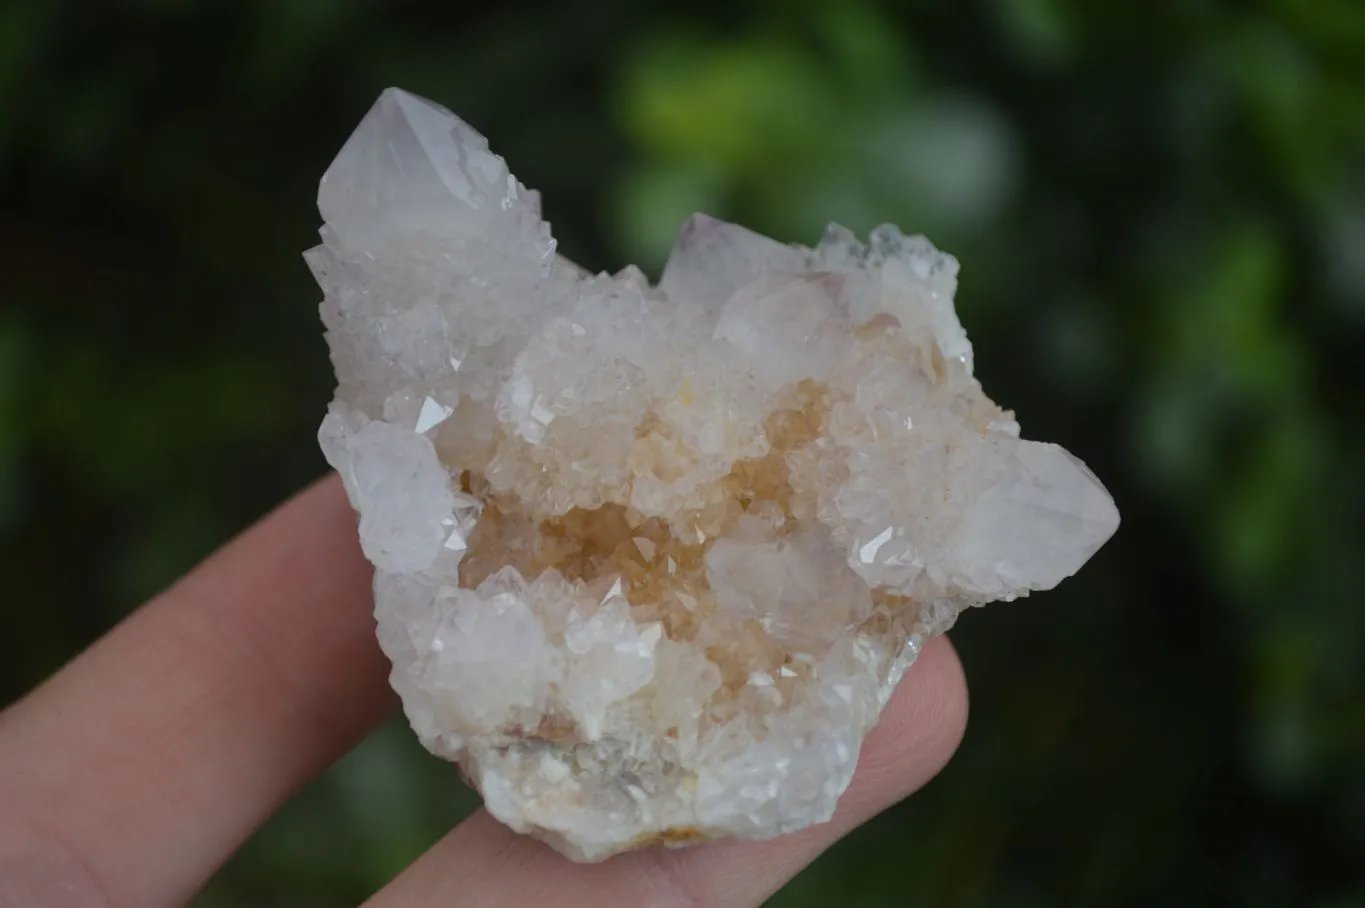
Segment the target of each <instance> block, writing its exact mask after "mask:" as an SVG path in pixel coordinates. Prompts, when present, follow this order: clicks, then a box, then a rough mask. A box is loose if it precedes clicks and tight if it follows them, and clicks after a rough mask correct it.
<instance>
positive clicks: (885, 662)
mask: <svg viewBox="0 0 1365 908" xmlns="http://www.w3.org/2000/svg"><path fill="white" fill-rule="evenodd" d="M318 207H319V209H320V210H321V213H322V216H323V218H324V219H325V221H326V226H324V227H323V229H322V244H321V245H319V246H318V247H316V248H315V249H313V250H311V251H309V252H308V253H307V254H306V258H307V260H308V263H309V265H310V267H311V268H312V270H313V273H314V275H315V276H316V278H317V280H318V283H319V284H320V285H321V287H322V289H323V291H324V293H325V301H324V302H323V304H322V315H323V320H324V322H325V323H326V327H327V339H328V343H329V344H330V347H331V353H332V360H333V362H334V364H335V367H336V374H337V380H338V383H339V385H338V388H337V393H336V399H335V400H334V401H333V403H332V405H331V407H330V409H329V411H328V414H327V416H326V418H325V420H324V421H323V424H322V428H321V430H320V440H321V443H322V447H323V450H324V452H325V454H326V456H327V459H328V461H329V462H330V463H331V464H332V466H334V467H335V468H336V470H337V471H338V473H340V475H341V477H342V479H343V481H344V483H345V487H346V491H347V493H348V495H349V496H350V500H351V502H352V504H353V505H354V506H355V508H356V510H357V511H358V512H359V515H360V527H359V532H360V541H361V544H362V546H363V549H364V551H365V554H366V556H367V557H368V558H369V559H370V560H371V561H373V562H374V566H375V607H376V617H377V620H378V628H379V640H380V643H381V645H382V647H383V649H384V652H385V653H386V654H387V655H388V657H389V658H390V659H391V660H392V662H393V673H392V683H393V686H394V687H395V688H396V689H397V691H398V693H399V694H400V695H401V697H402V700H403V704H404V707H405V709H406V712H407V716H408V718H409V719H410V721H411V723H412V726H413V728H414V729H415V731H416V733H417V734H418V735H419V736H420V738H421V740H422V742H423V743H424V744H425V745H426V746H427V747H428V748H429V749H430V750H432V751H433V752H434V753H436V754H438V755H440V756H443V757H446V758H448V759H450V760H454V761H457V762H458V763H459V765H460V766H461V767H462V769H463V771H464V773H465V775H466V776H467V778H468V779H469V780H470V781H471V782H472V784H474V785H475V786H477V788H478V789H479V791H480V792H481V793H482V794H483V797H484V801H485V803H486V805H487V807H488V809H489V810H490V811H491V812H492V813H493V814H494V815H495V816H496V817H498V818H499V819H500V820H501V821H502V822H504V823H506V824H507V825H508V826H510V827H512V828H513V829H516V830H519V831H524V832H529V833H532V834H534V835H537V836H539V837H541V838H543V839H545V840H546V841H548V842H549V843H551V844H552V845H553V846H554V847H556V848H558V849H559V850H561V851H562V852H564V853H565V854H567V855H568V856H570V857H572V858H574V859H577V860H597V859H600V858H603V857H605V856H607V855H610V854H613V853H615V852H618V851H622V850H625V849H629V848H633V847H639V846H643V845H648V844H655V843H664V844H681V843H686V842H692V841H700V840H705V839H710V838H715V837H718V836H740V837H746V838H763V837H768V836H773V835H777V834H780V833H784V832H788V831H791V830H795V829H798V828H801V827H804V826H808V825H810V824H812V823H817V822H821V821H823V820H825V819H827V818H828V817H829V816H830V814H831V812H832V811H833V810H834V806H835V802H836V800H837V799H838V797H839V795H840V793H841V792H842V791H843V790H844V788H845V787H846V786H847V785H848V782H849V779H850V777H851V775H852V773H853V769H854V765H855V763H856V762H857V758H858V750H859V746H860V745H861V743H862V740H863V737H864V735H865V734H866V732H867V731H868V729H869V728H870V727H871V726H872V725H873V724H874V723H875V722H876V721H877V717H878V714H879V712H880V711H881V709H882V707H883V706H884V705H885V703H886V701H887V698H888V696H889V695H890V692H891V690H892V689H893V688H894V687H895V685H896V683H897V681H898V680H899V679H900V677H901V675H902V673H903V672H904V671H905V669H906V667H907V666H908V665H909V664H910V663H911V662H912V661H913V660H914V658H915V656H916V654H917V652H918V651H919V649H920V647H921V646H922V645H923V643H924V641H925V640H926V638H928V637H930V636H931V635H933V634H937V633H940V632H942V631H944V630H945V629H947V628H948V627H949V626H950V625H951V624H952V622H953V620H954V619H955V618H956V616H957V615H958V613H959V612H961V611H962V610H963V609H965V608H968V607H970V606H974V605H982V604H984V603H987V602H991V601H994V600H1000V599H1014V598H1016V597H1019V596H1022V595H1025V594H1026V593H1027V592H1028V591H1030V590H1044V589H1048V588H1050V587H1052V586H1054V585H1055V584H1057V583H1058V582H1060V581H1061V580H1062V579H1063V578H1065V577H1067V576H1069V575H1070V574H1072V573H1073V572H1075V571H1076V570H1077V569H1078V568H1079V567H1080V566H1081V565H1082V564H1083V563H1084V562H1085V561H1086V560H1087V559H1088V558H1089V557H1090V556H1091V555H1092V554H1094V552H1095V551H1096V550H1097V549H1098V548H1099V547H1100V546H1101V545H1102V544H1103V543H1104V541H1105V540H1106V539H1107V538H1108V537H1109V536H1110V535H1111V534H1112V533H1113V532H1114V530H1115V528H1116V527H1117V525H1118V514H1117V511H1116V510H1115V508H1114V504H1113V502H1112V501H1111V500H1110V497H1109V495H1108V494H1107V493H1106V492H1105V490H1104V488H1103V486H1101V485H1100V483H1099V481H1098V480H1097V479H1096V478H1095V477H1094V475H1093V474H1091V472H1090V471H1089V470H1087V469H1086V467H1085V466H1084V465H1083V464H1082V463H1081V462H1080V461H1079V460H1077V459H1076V458H1074V457H1072V456H1071V455H1069V454H1068V453H1067V452H1066V451H1064V450H1062V449H1061V448H1059V447H1057V446H1056V445H1050V444H1040V443H1037V442H1032V441H1023V440H1021V439H1020V437H1019V425H1018V423H1016V422H1015V420H1014V418H1013V416H1012V415H1011V414H1010V413H1009V412H1007V411H1004V410H1001V409H1000V408H999V407H997V406H996V405H995V404H994V403H992V402H991V401H990V400H989V399H988V398H987V397H986V396H985V395H984V394H983V393H982V390H981V386H980V385H979V384H978V382H977V381H976V380H975V379H974V378H973V377H972V348H971V345H970V344H969V343H968V340H967V336H966V334H965V333H964V331H963V329H962V326H961V324H960V323H959V322H958V319H957V315H956V313H955V311H954V308H953V294H954V291H955V288H956V283H957V277H956V276H957V262H956V261H955V260H954V259H953V258H952V257H951V256H948V255H945V254H944V253H941V252H939V251H938V250H936V249H935V248H934V247H933V246H932V245H931V244H930V243H929V242H928V241H927V240H925V239H924V238H922V237H907V236H903V235H902V234H901V233H899V232H898V231H897V230H896V229H895V228H893V227H889V226H888V227H881V228H878V229H877V230H875V231H873V232H872V235H871V237H870V239H869V240H868V241H867V242H865V243H864V242H860V241H859V240H857V239H855V237H854V236H853V235H852V234H851V233H849V232H848V231H847V230H844V229H842V228H840V227H831V228H830V229H829V231H828V232H827V233H826V235H825V237H824V239H823V240H822V241H821V242H820V244H819V245H818V246H817V247H815V248H814V249H806V248H802V247H797V246H789V245H784V244H780V243H778V242H776V241H773V240H770V239H767V238H765V237H762V236H759V235H757V234H754V233H751V232H750V231H748V230H745V229H743V228H741V227H738V226H736V225H733V224H727V223H723V222H721V221H717V220H715V219H712V218H709V217H706V216H703V215H696V216H694V217H692V218H690V219H689V220H688V221H687V222H686V223H685V224H684V225H683V227H682V231H681V234H680V235H679V238H678V242H677V246H676V248H675V249H674V250H673V253H672V255H671V257H670V258H669V260H668V264H667V267H666V268H665V270H664V273H663V276H662V279H661V280H660V282H659V283H658V285H657V286H654V285H651V284H650V283H649V281H648V280H646V279H645V277H644V276H643V275H642V274H641V273H640V272H639V271H637V270H636V269H634V268H627V269H626V270H624V271H622V272H621V273H619V274H616V275H614V276H607V275H598V276H593V275H590V274H588V273H586V272H584V271H583V270H581V269H579V268H577V267H575V266H574V265H572V264H570V263H568V262H566V261H565V260H563V259H561V258H558V257H557V256H556V254H555V241H554V240H553V238H552V237H551V235H550V231H549V227H548V225H547V224H546V223H545V222H544V221H542V220H541V216H540V204H539V198H538V196H537V195H536V193H534V192H531V191H528V190H527V189H525V188H524V187H523V186H521V185H520V184H519V183H518V182H517V181H516V180H515V179H514V178H513V177H512V176H511V175H510V174H509V173H508V170H507V167H506V165H505V164H504V162H503V160H502V159H501V158H499V157H497V156H496V155H494V154H492V153H491V152H490V151H489V150H488V147H487V143H486V142H485V140H484V139H483V138H482V137H481V136H479V135H478V134H477V133H476V132H474V131H473V130H472V129H471V128H470V127H469V126H467V125H466V124H464V123H462V122H461V121H460V120H458V119H457V118H456V117H455V116H453V115H452V114H451V113H450V112H448V111H446V110H444V109H443V108H441V107H438V106H436V105H435V104H432V103H431V102H429V101H425V100H423V99H421V98H418V97H415V96H413V95H410V94H407V93H405V92H402V91H398V90H392V89H391V90H389V91H386V92H384V94H383V95H382V96H381V97H380V98H379V100H378V102H377V103H376V104H375V106H374V108H373V109H372V110H371V111H370V112H369V114H368V115H367V116H366V117H365V119H364V121H363V122H362V123H361V124H360V126H359V127H358V128H357V130H356V131H355V133H354V134H353V135H352V136H351V138H350V139H349V141H347V143H346V145H345V146H344V147H343V148H342V150H341V152H340V154H339V155H338V156H337V158H336V160H335V162H334V163H333V164H332V166H331V167H330V168H329V169H328V171H327V173H326V175H325V176H324V177H323V179H322V183H321V188H320V191H319V196H318Z"/></svg>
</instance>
